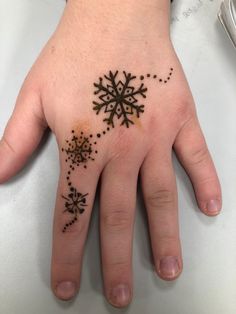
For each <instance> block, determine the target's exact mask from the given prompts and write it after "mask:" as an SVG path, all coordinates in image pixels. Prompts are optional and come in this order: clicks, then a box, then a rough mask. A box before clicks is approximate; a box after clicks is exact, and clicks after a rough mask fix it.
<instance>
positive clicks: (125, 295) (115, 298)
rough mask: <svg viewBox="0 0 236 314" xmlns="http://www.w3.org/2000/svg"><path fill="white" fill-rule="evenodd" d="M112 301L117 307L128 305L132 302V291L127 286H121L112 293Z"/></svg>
mask: <svg viewBox="0 0 236 314" xmlns="http://www.w3.org/2000/svg"><path fill="white" fill-rule="evenodd" d="M110 301H111V303H112V304H114V305H117V306H124V305H127V304H128V303H129V301H130V289H129V287H128V286H127V285H125V284H119V285H117V286H116V287H114V288H113V289H112V291H111V295H110Z"/></svg>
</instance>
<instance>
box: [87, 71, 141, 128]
mask: <svg viewBox="0 0 236 314" xmlns="http://www.w3.org/2000/svg"><path fill="white" fill-rule="evenodd" d="M118 74H119V72H118V71H116V72H115V73H113V72H112V71H110V72H109V74H108V75H105V76H104V78H101V77H100V78H99V82H98V83H94V86H95V87H96V90H95V92H94V94H95V95H99V99H100V100H101V102H97V101H94V102H93V104H94V105H95V106H94V107H93V110H95V111H96V113H97V114H99V113H100V111H101V110H104V112H105V113H107V114H108V117H107V118H105V119H104V120H103V121H105V122H106V123H107V124H108V125H111V126H112V127H114V126H115V121H114V120H115V116H116V117H117V118H118V119H120V118H122V122H121V125H125V126H126V127H127V128H128V127H129V126H130V124H134V122H133V121H132V120H131V119H129V116H130V115H136V116H137V117H138V118H139V116H140V113H143V112H144V105H140V104H138V103H137V102H138V100H137V98H136V97H139V96H142V97H143V98H146V95H145V94H146V92H147V88H146V87H144V84H143V83H142V84H141V85H140V86H139V87H138V88H137V89H135V87H134V86H131V82H132V81H133V80H134V79H136V76H133V75H132V74H131V73H126V72H125V71H124V72H123V75H124V77H123V80H119V79H118ZM104 81H105V82H104Z"/></svg>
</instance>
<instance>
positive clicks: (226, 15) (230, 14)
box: [218, 0, 236, 48]
mask: <svg viewBox="0 0 236 314" xmlns="http://www.w3.org/2000/svg"><path fill="white" fill-rule="evenodd" d="M218 18H219V20H220V22H221V24H222V25H223V27H224V29H225V30H226V33H227V34H228V36H229V38H230V39H231V41H232V43H233V45H234V47H235V48H236V0H225V1H223V2H222V4H221V6H220V11H219V13H218Z"/></svg>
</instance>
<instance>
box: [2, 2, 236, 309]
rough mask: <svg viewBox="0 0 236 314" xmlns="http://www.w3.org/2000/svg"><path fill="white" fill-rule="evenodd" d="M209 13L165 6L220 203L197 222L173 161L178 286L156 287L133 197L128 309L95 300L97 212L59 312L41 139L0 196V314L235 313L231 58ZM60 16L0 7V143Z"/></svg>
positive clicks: (49, 5) (235, 126)
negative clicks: (77, 283)
mask: <svg viewBox="0 0 236 314" xmlns="http://www.w3.org/2000/svg"><path fill="white" fill-rule="evenodd" d="M219 5H220V1H219V0H218V1H217V0H215V1H214V0H212V1H210V0H183V1H180V0H175V4H174V6H173V11H172V16H173V19H172V25H171V28H172V38H173V42H174V45H175V47H176V50H177V52H178V55H179V58H180V60H181V62H182V64H183V66H184V69H185V72H186V75H187V77H188V80H189V84H190V86H191V89H192V92H193V95H194V97H195V101H196V105H197V110H198V115H199V119H200V122H201V125H202V128H203V131H204V133H205V136H206V140H207V142H208V145H209V148H210V150H211V153H212V156H213V158H214V161H215V164H216V167H217V169H218V174H219V178H220V180H221V184H222V190H223V199H224V205H223V212H222V214H221V215H220V216H218V217H216V218H213V219H212V218H209V217H206V216H204V215H203V214H202V213H201V212H200V211H199V210H198V208H197V205H196V201H195V199H194V194H193V190H192V187H191V184H190V182H189V179H188V178H187V176H186V174H185V173H184V171H183V170H182V168H181V167H180V166H179V164H178V162H176V161H175V169H176V174H177V183H178V191H179V207H180V225H181V239H182V248H183V258H184V270H183V274H182V276H181V277H180V278H179V279H178V280H177V281H175V282H164V281H162V280H161V279H159V278H158V277H157V276H156V275H155V273H154V269H153V266H152V265H151V260H150V258H151V253H150V245H149V238H148V231H147V222H146V217H145V211H144V208H143V205H142V203H141V201H140V196H139V197H138V202H137V214H136V223H135V233H134V250H133V267H134V298H133V302H132V304H131V305H130V306H129V307H128V308H127V309H123V310H118V309H115V308H113V307H112V306H110V305H109V304H108V303H107V302H106V301H105V299H104V297H103V293H102V281H101V279H102V278H101V268H100V256H99V243H98V206H97V203H96V204H95V207H94V212H93V216H92V221H91V226H90V232H89V236H88V240H87V245H86V249H85V256H84V264H83V273H82V274H83V275H82V283H81V290H80V293H79V295H78V296H77V298H76V299H75V300H74V301H73V302H67V303H65V302H61V301H58V300H57V299H56V298H55V297H54V296H53V295H52V293H51V291H50V258H51V226H52V219H53V207H54V201H55V192H56V185H57V178H58V170H59V169H58V156H57V148H56V143H55V139H54V138H53V137H52V136H51V137H49V138H48V139H46V140H45V141H44V143H43V144H42V145H41V146H40V148H39V150H38V151H37V153H36V154H34V156H33V158H32V159H31V161H30V162H29V163H28V165H27V166H26V167H25V169H24V170H23V171H21V173H20V174H19V175H17V177H15V178H14V179H13V180H11V181H10V182H8V183H7V184H4V185H1V186H0V265H1V266H0V313H1V314H42V313H44V314H52V313H53V314H54V313H55V314H61V313H68V314H75V313H81V314H84V313H86V314H90V313H91V314H95V313H96V314H101V313H102V314H105V313H118V312H121V313H123V312H124V313H132V314H133V313H134V314H143V313H145V314H154V313H157V314H189V313H191V314H235V313H236V210H235V207H236V201H235V199H236V198H235V194H236V193H235V192H236V189H235V188H236V123H235V121H236V51H235V50H234V49H233V47H232V46H231V43H230V41H229V40H228V38H227V37H226V36H225V34H224V31H223V29H222V28H221V26H220V25H219V23H218V21H217V19H216V15H217V11H218V8H219ZM63 8H64V1H63V0H37V1H36V0H7V1H3V0H0V135H1V134H2V133H3V131H4V127H5V125H6V123H7V120H8V118H9V116H10V114H11V112H12V110H13V107H14V102H15V99H16V96H17V94H18V91H19V89H20V86H21V84H22V82H23V80H24V77H25V76H26V74H27V72H28V70H29V68H30V67H31V65H32V63H33V62H34V60H35V59H36V57H37V55H38V54H39V52H40V50H41V48H42V47H43V45H44V43H45V42H46V41H47V39H48V38H49V36H50V35H51V34H52V32H53V30H54V29H55V27H56V25H57V23H58V20H59V18H60V16H61V14H62V11H63ZM0 167H1V165H0Z"/></svg>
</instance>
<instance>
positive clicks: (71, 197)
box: [62, 187, 88, 232]
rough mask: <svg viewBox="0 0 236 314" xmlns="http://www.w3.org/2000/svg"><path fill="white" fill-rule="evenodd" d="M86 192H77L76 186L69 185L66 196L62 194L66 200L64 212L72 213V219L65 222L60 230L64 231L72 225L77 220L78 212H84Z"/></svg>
mask: <svg viewBox="0 0 236 314" xmlns="http://www.w3.org/2000/svg"><path fill="white" fill-rule="evenodd" d="M87 195H88V193H87V194H81V193H79V192H78V191H77V190H76V188H73V187H71V188H70V193H69V194H68V195H67V196H63V195H62V198H64V199H65V200H66V202H65V207H66V209H65V210H64V212H68V213H70V214H72V215H73V219H71V220H70V221H69V222H67V223H66V224H65V226H64V228H63V230H62V232H66V230H67V228H68V227H69V226H71V225H73V224H74V223H75V222H76V221H77V220H78V214H82V213H83V212H84V207H85V206H87V204H86V196H87Z"/></svg>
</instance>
